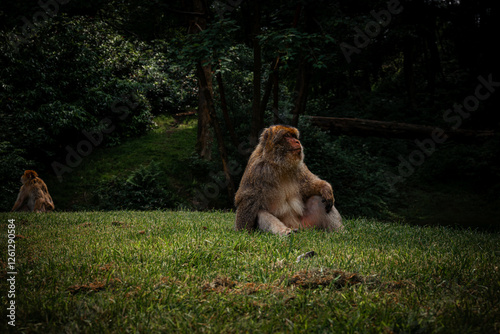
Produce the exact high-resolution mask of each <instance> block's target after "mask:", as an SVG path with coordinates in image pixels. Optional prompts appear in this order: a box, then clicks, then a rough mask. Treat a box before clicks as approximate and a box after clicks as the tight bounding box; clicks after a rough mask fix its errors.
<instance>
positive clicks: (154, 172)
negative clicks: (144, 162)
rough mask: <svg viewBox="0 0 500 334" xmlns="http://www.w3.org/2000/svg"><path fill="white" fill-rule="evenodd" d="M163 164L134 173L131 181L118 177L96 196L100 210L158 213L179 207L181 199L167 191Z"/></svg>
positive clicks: (130, 176)
mask: <svg viewBox="0 0 500 334" xmlns="http://www.w3.org/2000/svg"><path fill="white" fill-rule="evenodd" d="M163 180H165V176H164V173H163V171H162V170H161V168H160V164H159V163H157V162H154V161H152V162H151V163H150V164H149V165H148V166H141V167H139V168H138V169H136V170H134V171H133V172H132V173H131V174H130V175H129V177H128V178H126V179H120V178H118V177H114V178H113V179H111V180H110V181H106V182H102V183H101V184H100V185H99V186H98V187H97V190H96V192H95V196H96V198H97V202H98V203H97V208H98V209H102V210H155V209H166V208H173V207H176V206H177V201H178V200H177V196H176V195H175V194H174V193H173V192H171V191H170V190H168V189H166V187H165V186H166V185H165V182H164V181H163Z"/></svg>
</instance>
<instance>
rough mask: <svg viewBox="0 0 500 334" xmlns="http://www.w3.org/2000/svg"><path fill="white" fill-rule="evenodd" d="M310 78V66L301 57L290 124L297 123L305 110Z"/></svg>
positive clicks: (295, 124)
mask: <svg viewBox="0 0 500 334" xmlns="http://www.w3.org/2000/svg"><path fill="white" fill-rule="evenodd" d="M310 79H311V73H310V66H309V64H308V63H307V61H306V60H305V59H302V61H301V62H300V66H299V71H298V74H297V85H296V88H295V94H296V97H295V103H294V108H293V111H292V115H293V118H292V124H291V125H292V126H295V127H296V126H297V125H298V124H299V116H300V115H301V114H303V113H304V112H305V110H306V105H307V91H308V89H309V81H310Z"/></svg>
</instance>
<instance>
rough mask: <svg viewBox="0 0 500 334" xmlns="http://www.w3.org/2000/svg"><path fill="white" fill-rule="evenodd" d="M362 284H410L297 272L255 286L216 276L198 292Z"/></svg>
mask: <svg viewBox="0 0 500 334" xmlns="http://www.w3.org/2000/svg"><path fill="white" fill-rule="evenodd" d="M283 282H285V283H284V284H283ZM358 284H363V285H365V286H368V287H369V288H373V289H376V288H378V289H382V290H389V291H393V290H399V289H402V288H403V287H406V286H411V285H412V284H411V283H410V282H404V281H399V282H382V281H380V280H379V279H378V278H377V277H375V276H362V275H360V274H357V273H349V272H345V271H341V270H333V269H310V270H301V271H299V272H297V273H295V274H292V275H291V276H290V277H288V279H286V278H285V277H283V278H282V279H280V280H277V281H276V282H273V283H267V284H264V283H262V284H259V283H254V282H246V283H242V282H237V281H233V280H231V279H230V278H228V277H225V276H218V277H216V278H215V279H213V280H212V281H209V282H205V283H204V284H203V285H202V286H201V288H202V290H203V291H206V292H217V293H237V294H253V293H256V292H259V291H264V290H265V291H273V292H285V291H286V290H287V289H288V288H292V287H293V288H301V289H318V288H321V287H330V288H332V287H333V288H334V289H339V290H340V289H342V288H344V287H349V286H354V285H358Z"/></svg>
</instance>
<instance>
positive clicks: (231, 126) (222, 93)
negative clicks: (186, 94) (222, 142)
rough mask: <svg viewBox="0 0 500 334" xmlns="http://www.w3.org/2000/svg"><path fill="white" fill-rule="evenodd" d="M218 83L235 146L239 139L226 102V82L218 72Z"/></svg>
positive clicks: (223, 111) (227, 125)
mask: <svg viewBox="0 0 500 334" xmlns="http://www.w3.org/2000/svg"><path fill="white" fill-rule="evenodd" d="M216 78H217V85H218V86H219V93H220V106H221V109H222V114H223V115H224V122H225V123H226V127H227V129H228V131H229V136H230V137H231V141H232V142H233V145H234V147H238V145H239V143H238V142H239V140H238V137H236V133H235V132H234V126H233V122H232V121H231V117H229V111H228V110H227V102H226V93H225V91H224V82H223V81H222V75H221V74H220V72H219V73H217V75H216Z"/></svg>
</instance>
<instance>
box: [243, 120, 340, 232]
mask: <svg viewBox="0 0 500 334" xmlns="http://www.w3.org/2000/svg"><path fill="white" fill-rule="evenodd" d="M334 201H335V200H334V197H333V191H332V187H331V185H330V184H329V183H328V182H326V181H324V180H321V179H320V178H318V177H317V176H316V175H314V174H313V173H311V172H310V171H309V169H308V168H307V166H306V165H305V163H304V150H303V148H302V145H301V143H300V141H299V131H298V130H297V129H296V128H293V127H290V126H284V125H275V126H271V127H269V128H267V129H264V131H263V132H262V134H261V136H260V139H259V143H258V145H257V147H256V148H255V150H254V151H253V153H252V155H251V156H250V159H249V160H248V164H247V167H246V169H245V172H244V174H243V178H242V179H241V183H240V187H239V189H238V191H237V193H236V196H235V205H236V223H235V228H236V230H253V229H255V228H259V229H261V230H264V231H269V232H272V233H274V234H279V235H288V234H290V233H292V232H296V231H297V230H298V229H303V228H313V227H317V228H320V229H323V230H326V231H328V232H332V231H342V230H343V225H342V218H341V216H340V214H339V212H338V211H337V209H336V208H335V206H334V205H333V204H334Z"/></svg>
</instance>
